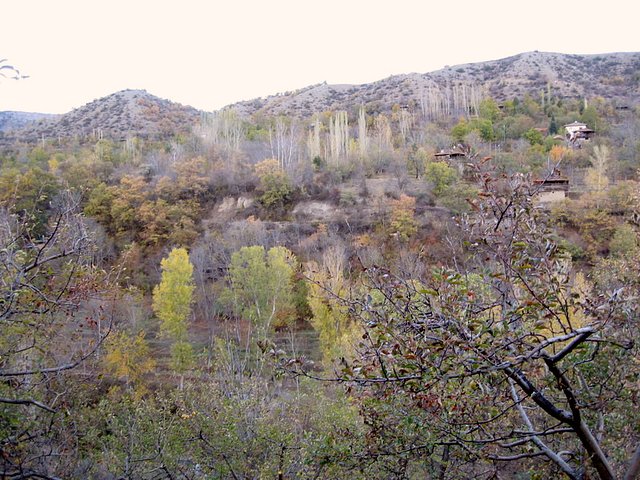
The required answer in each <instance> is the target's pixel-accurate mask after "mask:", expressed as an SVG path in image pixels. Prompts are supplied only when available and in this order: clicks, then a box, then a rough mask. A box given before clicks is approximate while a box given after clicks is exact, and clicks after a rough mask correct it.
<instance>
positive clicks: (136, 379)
mask: <svg viewBox="0 0 640 480" xmlns="http://www.w3.org/2000/svg"><path fill="white" fill-rule="evenodd" d="M105 360H106V362H107V368H108V369H109V370H110V371H112V372H113V374H114V375H115V376H116V377H119V378H123V379H124V380H125V381H126V385H127V388H130V387H134V388H135V387H139V385H140V382H141V380H142V377H143V376H144V374H145V373H148V372H151V371H153V369H154V368H155V366H156V362H155V360H154V359H153V358H151V355H150V351H149V344H148V343H147V342H146V340H145V338H144V332H139V333H138V334H137V335H133V336H132V335H131V334H130V333H129V332H118V333H115V334H113V335H112V336H111V338H110V339H109V342H108V344H107V355H106V357H105Z"/></svg>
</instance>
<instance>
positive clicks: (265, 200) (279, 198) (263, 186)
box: [255, 159, 292, 208]
mask: <svg viewBox="0 0 640 480" xmlns="http://www.w3.org/2000/svg"><path fill="white" fill-rule="evenodd" d="M255 171H256V174H257V175H258V177H259V178H260V190H261V191H262V195H261V196H260V202H261V203H262V204H263V205H264V206H265V207H267V208H272V207H276V206H281V205H283V204H284V203H285V202H286V201H287V200H288V199H289V196H290V195H291V192H292V188H291V182H290V180H289V176H288V175H287V173H286V172H285V171H284V170H283V169H282V168H281V167H280V166H279V165H278V161H277V160H275V159H267V160H263V161H262V162H260V163H258V164H257V165H256V166H255Z"/></svg>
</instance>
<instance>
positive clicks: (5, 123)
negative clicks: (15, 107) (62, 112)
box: [0, 111, 59, 132]
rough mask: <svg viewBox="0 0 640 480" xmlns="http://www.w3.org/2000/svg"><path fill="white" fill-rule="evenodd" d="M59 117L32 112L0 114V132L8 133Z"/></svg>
mask: <svg viewBox="0 0 640 480" xmlns="http://www.w3.org/2000/svg"><path fill="white" fill-rule="evenodd" d="M57 117H59V115H55V114H50V113H34V112H12V111H7V112H0V132H9V131H11V130H18V129H21V128H25V127H26V126H28V125H31V124H34V123H37V122H39V121H41V120H53V119H55V118H57Z"/></svg>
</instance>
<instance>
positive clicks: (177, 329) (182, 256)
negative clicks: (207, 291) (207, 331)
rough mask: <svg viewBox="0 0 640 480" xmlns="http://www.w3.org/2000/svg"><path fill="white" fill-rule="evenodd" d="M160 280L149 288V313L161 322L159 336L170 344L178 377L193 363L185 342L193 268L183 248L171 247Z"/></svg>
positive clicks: (191, 294) (189, 312)
mask: <svg viewBox="0 0 640 480" xmlns="http://www.w3.org/2000/svg"><path fill="white" fill-rule="evenodd" d="M160 265H161V268H162V279H161V281H160V283H159V284H158V285H156V286H155V288H154V289H153V312H154V313H155V314H156V316H157V317H158V318H159V319H160V321H161V322H162V323H161V324H160V333H161V335H162V336H164V337H167V338H169V339H171V340H172V341H173V344H172V346H171V364H172V368H173V369H174V370H175V371H176V372H177V373H179V374H180V375H181V377H180V386H181V388H182V384H183V380H184V378H183V375H184V372H185V371H186V370H187V369H188V368H189V367H190V366H191V364H192V363H193V347H192V346H191V344H190V343H189V340H188V331H187V326H188V325H187V320H188V319H189V315H190V314H191V303H192V302H193V290H194V288H195V286H194V284H193V265H192V264H191V262H190V261H189V254H188V253H187V250H186V249H184V248H174V249H173V250H171V253H169V256H168V257H167V258H163V259H162V262H161V263H160Z"/></svg>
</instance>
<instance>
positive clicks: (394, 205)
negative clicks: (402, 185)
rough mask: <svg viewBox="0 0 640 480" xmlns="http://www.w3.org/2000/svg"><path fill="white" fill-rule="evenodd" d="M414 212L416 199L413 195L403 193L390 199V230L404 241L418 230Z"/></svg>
mask: <svg viewBox="0 0 640 480" xmlns="http://www.w3.org/2000/svg"><path fill="white" fill-rule="evenodd" d="M415 212H416V199H415V198H413V197H410V196H408V195H405V194H404V193H403V194H402V195H400V198H398V199H397V200H392V201H391V223H390V225H389V227H390V231H391V233H392V234H394V235H398V238H399V239H400V240H402V241H404V242H406V241H407V240H409V238H410V237H412V236H413V235H414V234H415V233H416V232H417V231H418V225H417V223H416V219H415Z"/></svg>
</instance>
